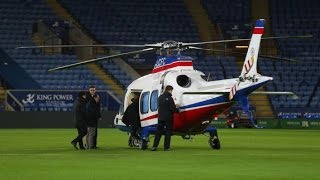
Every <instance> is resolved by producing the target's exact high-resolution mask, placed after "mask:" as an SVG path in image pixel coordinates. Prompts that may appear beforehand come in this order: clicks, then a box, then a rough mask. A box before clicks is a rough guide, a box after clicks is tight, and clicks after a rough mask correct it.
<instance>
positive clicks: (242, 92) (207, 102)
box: [180, 81, 268, 110]
mask: <svg viewBox="0 0 320 180" xmlns="http://www.w3.org/2000/svg"><path fill="white" fill-rule="evenodd" d="M267 82H268V81H264V82H261V83H259V84H256V85H253V86H249V87H247V88H244V89H240V90H238V91H237V93H236V95H235V96H234V99H235V100H236V101H237V100H238V99H240V97H243V96H248V95H249V94H250V93H251V92H253V91H254V90H256V89H258V88H259V87H261V86H262V85H263V84H265V83H267ZM228 101H229V98H228V95H221V96H218V97H215V98H212V99H209V100H205V101H201V102H197V103H194V104H190V105H187V106H182V107H180V109H181V110H185V109H189V108H195V107H202V106H207V105H210V104H218V103H224V102H228Z"/></svg>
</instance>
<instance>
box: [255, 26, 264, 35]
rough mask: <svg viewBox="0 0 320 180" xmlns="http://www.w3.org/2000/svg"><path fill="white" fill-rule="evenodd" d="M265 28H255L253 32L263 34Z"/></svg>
mask: <svg viewBox="0 0 320 180" xmlns="http://www.w3.org/2000/svg"><path fill="white" fill-rule="evenodd" d="M263 31H264V28H256V27H255V28H254V29H253V34H263Z"/></svg>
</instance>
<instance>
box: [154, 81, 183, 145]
mask: <svg viewBox="0 0 320 180" xmlns="http://www.w3.org/2000/svg"><path fill="white" fill-rule="evenodd" d="M172 90H173V87H172V86H170V85H168V86H167V87H166V89H165V92H164V93H163V94H162V95H160V96H159V98H158V126H157V132H156V136H155V138H154V142H153V147H152V149H151V150H152V151H156V150H157V148H158V145H159V142H160V139H161V134H162V132H163V131H165V139H164V150H165V151H169V150H170V141H171V133H172V128H173V114H174V113H175V112H179V110H178V109H177V107H176V105H175V104H174V101H173V99H172V97H171V96H172Z"/></svg>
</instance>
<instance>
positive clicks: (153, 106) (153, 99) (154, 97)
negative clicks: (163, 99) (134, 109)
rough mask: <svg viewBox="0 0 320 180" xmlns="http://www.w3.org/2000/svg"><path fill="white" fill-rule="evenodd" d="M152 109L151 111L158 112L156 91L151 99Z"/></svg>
mask: <svg viewBox="0 0 320 180" xmlns="http://www.w3.org/2000/svg"><path fill="white" fill-rule="evenodd" d="M150 109H151V111H156V110H158V90H154V91H152V93H151V97H150Z"/></svg>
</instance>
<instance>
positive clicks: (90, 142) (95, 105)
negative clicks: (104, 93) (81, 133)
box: [86, 95, 101, 149]
mask: <svg viewBox="0 0 320 180" xmlns="http://www.w3.org/2000/svg"><path fill="white" fill-rule="evenodd" d="M99 101H100V98H99V96H98V95H94V96H93V98H92V99H91V100H89V102H88V103H87V106H86V118H87V132H88V133H87V149H96V146H95V144H94V143H95V141H94V136H95V135H96V129H97V125H98V119H99V118H100V117H101V115H100V106H99Z"/></svg>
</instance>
